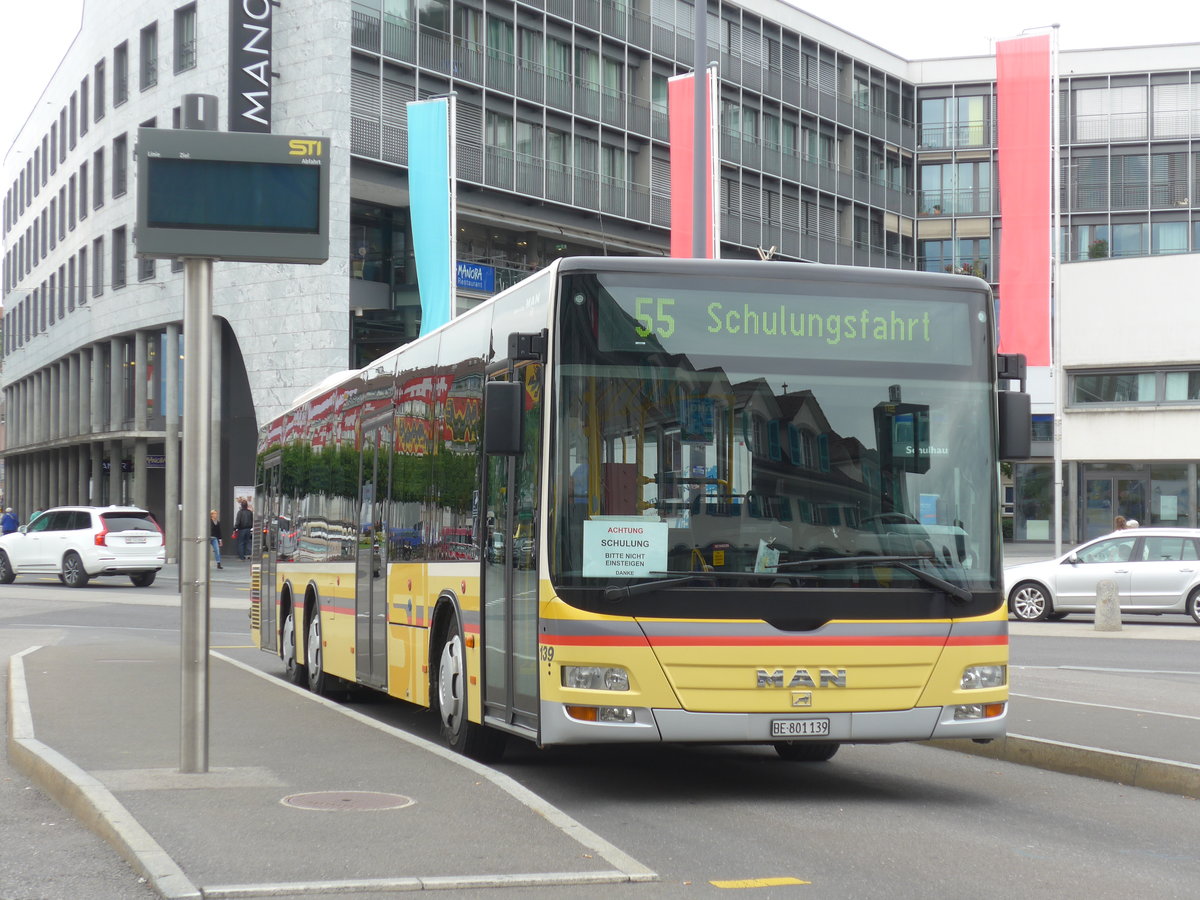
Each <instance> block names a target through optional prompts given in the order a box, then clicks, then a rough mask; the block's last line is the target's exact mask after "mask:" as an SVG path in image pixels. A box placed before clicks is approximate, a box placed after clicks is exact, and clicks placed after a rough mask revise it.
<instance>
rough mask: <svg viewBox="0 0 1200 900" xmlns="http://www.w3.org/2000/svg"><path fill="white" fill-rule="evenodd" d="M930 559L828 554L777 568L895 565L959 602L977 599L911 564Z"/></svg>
mask: <svg viewBox="0 0 1200 900" xmlns="http://www.w3.org/2000/svg"><path fill="white" fill-rule="evenodd" d="M925 559H928V557H925V556H826V557H821V558H820V559H803V560H799V561H798V562H786V563H780V564H779V565H778V566H776V568H777V569H815V568H823V567H825V566H841V565H846V566H878V565H888V566H895V567H896V568H897V569H903V570H904V571H905V572H909V573H910V574H912V575H915V576H916V577H917V578H918V579H920V580H921V581H923V582H925V583H926V584H928V585H930V586H931V587H935V588H939V589H941V590H943V591H945V592H946V593H947V594H949V595H950V596H951V597H953V598H954V599H955V600H957V601H958V602H959V603H970V602H971V601H972V600H974V599H975V597H974V595H973V594H972V593H971V592H970V591H968V590H967V589H966V588H962V587H959V586H958V585H956V584H951V583H950V582H949V581H947V580H946V579H944V578H939V577H938V576H937V575H934V574H933V573H932V572H926V571H925V570H924V569H918V568H917V567H916V566H910V565H909V563H912V562H921V561H922V560H925Z"/></svg>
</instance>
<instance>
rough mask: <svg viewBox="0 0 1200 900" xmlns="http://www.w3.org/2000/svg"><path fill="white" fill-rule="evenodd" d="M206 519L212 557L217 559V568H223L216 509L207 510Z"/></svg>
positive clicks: (219, 524)
mask: <svg viewBox="0 0 1200 900" xmlns="http://www.w3.org/2000/svg"><path fill="white" fill-rule="evenodd" d="M208 519H209V530H208V542H209V543H210V544H212V549H213V557H214V558H215V559H216V561H217V568H218V569H223V568H225V567H224V566H223V565H221V520H220V519H218V518H217V511H216V510H215V509H213V510H209V513H208Z"/></svg>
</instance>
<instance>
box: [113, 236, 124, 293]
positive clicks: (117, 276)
mask: <svg viewBox="0 0 1200 900" xmlns="http://www.w3.org/2000/svg"><path fill="white" fill-rule="evenodd" d="M112 286H113V290H116V289H117V288H123V287H125V229H124V227H121V228H114V229H113V233H112Z"/></svg>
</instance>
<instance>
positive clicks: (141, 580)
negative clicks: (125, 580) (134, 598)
mask: <svg viewBox="0 0 1200 900" xmlns="http://www.w3.org/2000/svg"><path fill="white" fill-rule="evenodd" d="M157 574H158V573H157V572H138V573H136V574H134V575H130V576H129V580H130V581H132V582H133V586H134V587H150V585H152V584H154V576H155V575H157Z"/></svg>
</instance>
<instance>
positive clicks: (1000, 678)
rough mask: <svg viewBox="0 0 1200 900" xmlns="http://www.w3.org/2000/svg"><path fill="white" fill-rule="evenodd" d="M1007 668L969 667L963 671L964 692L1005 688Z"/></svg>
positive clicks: (962, 683)
mask: <svg viewBox="0 0 1200 900" xmlns="http://www.w3.org/2000/svg"><path fill="white" fill-rule="evenodd" d="M1006 668H1007V666H967V667H966V668H965V669H963V673H962V682H961V686H962V689H963V690H964V691H975V690H979V689H980V688H995V687H1004V684H1005V676H1006V672H1005V669H1006Z"/></svg>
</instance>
